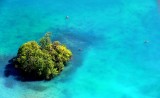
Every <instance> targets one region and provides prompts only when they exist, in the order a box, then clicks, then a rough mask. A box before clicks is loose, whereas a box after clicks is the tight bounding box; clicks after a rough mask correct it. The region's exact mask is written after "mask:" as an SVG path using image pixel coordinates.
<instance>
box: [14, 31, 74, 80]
mask: <svg viewBox="0 0 160 98" xmlns="http://www.w3.org/2000/svg"><path fill="white" fill-rule="evenodd" d="M71 57H72V52H71V51H70V50H69V49H68V48H67V47H66V46H65V45H62V44H61V43H60V42H59V41H54V42H52V41H51V33H46V34H45V36H44V37H42V38H41V39H40V41H39V42H36V41H29V42H26V43H24V44H23V45H22V46H20V48H19V50H18V53H17V56H16V57H15V59H14V66H15V68H16V69H18V70H19V71H20V72H21V74H22V75H23V76H29V77H33V78H35V79H46V80H50V79H52V78H53V77H55V76H57V75H58V74H60V72H61V71H62V70H63V69H64V66H65V65H66V64H67V62H68V61H69V60H70V59H71Z"/></svg>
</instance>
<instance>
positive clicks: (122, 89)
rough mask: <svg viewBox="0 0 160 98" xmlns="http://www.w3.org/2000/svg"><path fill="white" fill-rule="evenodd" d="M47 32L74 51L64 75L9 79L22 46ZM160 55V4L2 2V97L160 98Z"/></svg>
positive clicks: (123, 0) (126, 0) (127, 0)
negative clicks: (48, 78)
mask: <svg viewBox="0 0 160 98" xmlns="http://www.w3.org/2000/svg"><path fill="white" fill-rule="evenodd" d="M66 16H69V17H70V18H69V19H68V20H66V19H65V17H66ZM47 31H50V32H53V37H52V39H53V40H60V41H61V42H62V43H64V44H67V46H68V48H70V49H71V50H72V51H73V59H72V61H71V62H70V63H69V65H68V66H67V67H66V69H65V70H64V71H63V72H62V74H60V75H59V76H58V77H56V78H55V79H53V80H51V81H34V82H33V81H26V82H21V81H18V80H17V79H16V77H15V76H13V75H10V76H9V77H5V76H4V71H5V66H6V65H7V64H8V63H9V62H8V61H9V60H10V59H11V58H12V57H14V56H15V55H16V53H17V49H18V47H19V46H20V45H21V44H23V43H24V42H26V41H29V40H36V41H38V39H39V38H41V37H42V36H43V35H44V34H45V32H47ZM145 40H148V41H149V43H147V44H145V43H144V41H145ZM78 49H82V51H78ZM159 50H160V8H159V3H158V0H69V1H67V0H1V1H0V73H1V74H0V98H160V93H159V92H160V67H159V66H160V52H159Z"/></svg>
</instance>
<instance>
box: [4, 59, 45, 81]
mask: <svg viewBox="0 0 160 98" xmlns="http://www.w3.org/2000/svg"><path fill="white" fill-rule="evenodd" d="M14 59H15V57H13V58H12V59H10V60H9V61H8V64H7V65H6V66H5V70H4V76H5V77H9V76H14V79H15V80H18V81H22V82H31V81H40V80H42V79H40V78H36V77H35V76H32V77H31V76H30V75H24V74H22V73H21V71H20V70H18V69H16V68H15V67H14Z"/></svg>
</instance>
